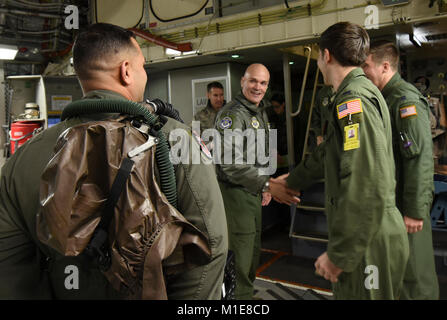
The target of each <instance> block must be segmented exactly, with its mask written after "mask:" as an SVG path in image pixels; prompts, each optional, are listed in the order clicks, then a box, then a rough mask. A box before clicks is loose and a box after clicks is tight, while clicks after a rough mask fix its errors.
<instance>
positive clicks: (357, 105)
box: [337, 99, 362, 119]
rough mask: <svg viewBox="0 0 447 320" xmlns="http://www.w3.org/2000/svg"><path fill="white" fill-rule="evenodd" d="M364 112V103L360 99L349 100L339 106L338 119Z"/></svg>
mask: <svg viewBox="0 0 447 320" xmlns="http://www.w3.org/2000/svg"><path fill="white" fill-rule="evenodd" d="M360 112H362V101H361V100H360V99H354V100H349V101H346V102H343V103H341V104H339V105H338V106H337V115H338V119H343V118H344V117H346V116H347V115H348V114H356V113H360Z"/></svg>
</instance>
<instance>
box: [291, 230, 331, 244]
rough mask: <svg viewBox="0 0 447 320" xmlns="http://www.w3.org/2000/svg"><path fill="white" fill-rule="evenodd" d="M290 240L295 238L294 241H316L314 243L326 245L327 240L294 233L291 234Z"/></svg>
mask: <svg viewBox="0 0 447 320" xmlns="http://www.w3.org/2000/svg"><path fill="white" fill-rule="evenodd" d="M290 237H291V238H295V239H301V240H307V241H316V242H323V243H328V242H329V240H328V239H327V238H321V237H317V236H313V235H307V234H299V233H296V232H293V233H292V234H291V235H290Z"/></svg>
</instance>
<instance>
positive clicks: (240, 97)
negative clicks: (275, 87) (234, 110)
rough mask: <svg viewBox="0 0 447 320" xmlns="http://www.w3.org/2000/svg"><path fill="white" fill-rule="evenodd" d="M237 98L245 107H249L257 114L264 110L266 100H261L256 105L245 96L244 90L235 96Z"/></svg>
mask: <svg viewBox="0 0 447 320" xmlns="http://www.w3.org/2000/svg"><path fill="white" fill-rule="evenodd" d="M234 99H235V100H237V101H238V102H239V103H240V104H241V105H243V106H244V107H245V108H247V109H248V110H249V111H250V112H251V113H254V114H257V113H258V112H260V111H261V110H263V107H264V100H261V102H260V103H259V105H258V106H256V105H255V104H254V103H252V102H250V101H248V100H247V98H245V96H244V95H243V93H242V91H241V92H239V93H238V95H237V96H236V97H235V98H234Z"/></svg>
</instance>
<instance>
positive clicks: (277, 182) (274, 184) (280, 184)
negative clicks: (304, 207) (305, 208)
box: [269, 174, 300, 206]
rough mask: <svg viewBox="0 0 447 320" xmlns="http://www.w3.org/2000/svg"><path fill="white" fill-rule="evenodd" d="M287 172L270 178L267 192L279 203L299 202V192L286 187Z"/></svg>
mask: <svg viewBox="0 0 447 320" xmlns="http://www.w3.org/2000/svg"><path fill="white" fill-rule="evenodd" d="M288 176H289V174H284V175H282V176H279V177H277V178H275V179H274V178H270V187H269V193H270V194H271V195H272V196H273V199H275V201H277V202H279V203H285V204H287V205H289V206H290V205H291V204H297V203H299V202H300V198H298V197H299V195H300V192H299V191H295V190H292V189H289V188H288V187H287V182H286V178H287V177H288Z"/></svg>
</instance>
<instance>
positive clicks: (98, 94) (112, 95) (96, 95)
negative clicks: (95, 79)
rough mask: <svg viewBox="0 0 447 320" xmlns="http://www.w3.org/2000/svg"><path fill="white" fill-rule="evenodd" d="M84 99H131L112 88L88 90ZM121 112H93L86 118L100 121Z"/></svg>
mask: <svg viewBox="0 0 447 320" xmlns="http://www.w3.org/2000/svg"><path fill="white" fill-rule="evenodd" d="M82 99H100V100H103V99H107V100H125V101H129V99H127V98H125V97H124V96H122V95H121V94H119V93H118V92H115V91H110V90H104V89H101V90H92V91H89V92H87V93H86V94H85V95H84V96H83V97H82ZM118 116H119V113H93V114H88V115H86V118H88V119H89V120H94V121H99V120H104V119H107V118H117V117H118Z"/></svg>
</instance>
